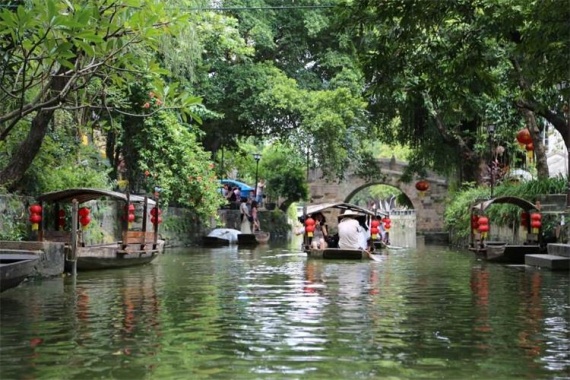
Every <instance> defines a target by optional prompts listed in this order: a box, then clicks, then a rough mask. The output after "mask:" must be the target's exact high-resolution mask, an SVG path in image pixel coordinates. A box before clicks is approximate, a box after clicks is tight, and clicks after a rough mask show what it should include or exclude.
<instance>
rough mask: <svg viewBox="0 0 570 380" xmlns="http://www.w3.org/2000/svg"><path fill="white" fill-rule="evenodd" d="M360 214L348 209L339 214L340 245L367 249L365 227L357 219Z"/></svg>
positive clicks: (345, 247) (348, 247) (344, 247)
mask: <svg viewBox="0 0 570 380" xmlns="http://www.w3.org/2000/svg"><path fill="white" fill-rule="evenodd" d="M358 216H359V214H358V213H356V212H354V211H352V210H348V211H346V212H345V213H344V214H340V215H339V216H338V247H339V248H342V249H366V246H367V244H366V243H364V242H363V239H362V237H363V236H364V234H363V228H362V226H361V225H360V223H359V222H358V220H357V219H356V217H358Z"/></svg>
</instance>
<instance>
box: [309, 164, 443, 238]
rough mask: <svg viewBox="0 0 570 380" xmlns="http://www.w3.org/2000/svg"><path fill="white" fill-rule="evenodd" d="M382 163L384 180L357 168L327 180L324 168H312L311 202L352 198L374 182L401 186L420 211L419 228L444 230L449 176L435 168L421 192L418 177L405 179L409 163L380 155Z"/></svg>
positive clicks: (341, 200)
mask: <svg viewBox="0 0 570 380" xmlns="http://www.w3.org/2000/svg"><path fill="white" fill-rule="evenodd" d="M378 164H379V166H380V168H381V172H382V175H383V178H382V180H372V181H364V180H363V179H362V178H360V177H357V176H356V175H355V174H354V173H353V172H349V173H347V175H346V176H345V179H344V180H342V181H340V182H338V181H335V182H327V181H325V180H323V179H322V171H321V170H320V169H316V170H310V171H309V173H308V174H309V175H308V185H309V193H310V199H311V202H315V203H324V202H348V201H349V200H350V199H351V198H352V197H353V196H354V195H355V194H356V193H358V192H359V191H360V190H362V189H364V188H366V187H368V186H372V185H388V186H392V187H395V188H398V189H399V190H400V191H402V192H403V193H404V194H405V195H406V196H407V197H408V198H409V199H410V201H411V203H412V205H413V206H414V210H415V212H416V230H417V232H419V233H424V234H425V233H428V232H442V231H443V230H444V228H443V217H444V215H443V214H444V212H445V200H446V196H447V191H448V183H447V179H446V178H444V177H443V176H440V175H437V174H435V173H433V172H428V176H427V177H426V178H425V179H426V180H427V181H428V182H429V183H430V188H429V190H428V191H427V192H425V194H423V195H421V194H419V192H418V191H417V190H416V188H415V181H414V182H410V183H404V182H401V181H400V178H401V176H402V174H403V172H404V169H405V168H406V166H407V164H406V163H405V162H402V161H397V160H394V159H379V160H378Z"/></svg>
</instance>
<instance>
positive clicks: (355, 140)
mask: <svg viewBox="0 0 570 380" xmlns="http://www.w3.org/2000/svg"><path fill="white" fill-rule="evenodd" d="M282 5H283V4H282V2H281V1H276V0H266V1H260V2H257V3H256V6H255V8H248V7H249V6H250V3H249V2H247V1H241V0H239V1H234V0H232V1H231V2H229V1H228V2H222V3H220V7H225V8H224V13H223V14H224V15H225V17H226V18H225V19H224V20H225V24H226V25H227V26H228V28H227V29H226V31H225V32H221V31H220V32H219V33H218V34H216V36H218V38H213V36H210V35H208V39H204V43H205V42H206V41H212V42H213V44H212V45H204V46H205V50H206V51H207V52H206V53H205V54H204V62H205V63H206V64H205V65H204V66H203V67H202V69H201V70H199V73H201V76H199V77H198V81H197V83H196V89H197V91H198V93H200V94H203V96H204V105H205V107H207V108H208V109H209V110H210V111H212V112H213V113H215V114H216V115H223V117H219V118H216V117H211V118H209V117H208V118H205V119H204V124H203V126H202V129H203V130H204V131H205V136H204V138H203V142H204V146H205V147H206V148H207V149H209V150H211V151H212V152H213V153H214V155H215V153H216V152H217V151H218V150H219V149H221V147H225V148H226V149H228V148H229V149H235V148H236V146H237V145H238V142H239V140H240V138H247V137H254V138H258V139H271V140H275V139H278V140H279V141H281V142H284V143H285V142H287V143H289V144H291V145H292V146H296V147H298V148H299V149H300V150H301V151H302V152H303V153H304V152H306V151H307V149H310V150H311V152H312V154H311V156H310V158H311V166H313V167H317V166H320V167H324V168H327V170H325V171H323V172H325V173H326V174H327V176H328V178H329V179H335V180H336V179H339V178H342V176H343V174H344V171H345V170H346V168H347V167H348V165H349V164H350V162H351V161H360V160H361V159H362V157H363V156H364V155H365V151H366V149H365V147H366V145H367V144H366V140H373V139H375V138H376V136H375V135H374V134H373V133H372V131H371V130H370V122H369V120H368V113H367V112H365V108H366V105H367V104H366V101H365V99H364V98H363V97H362V95H361V92H362V91H363V89H364V84H363V81H362V78H361V74H360V72H359V71H358V68H357V67H356V66H355V64H354V62H353V59H352V52H351V51H350V50H349V49H344V48H342V46H341V39H342V37H344V36H341V37H339V36H338V35H337V33H336V31H335V30H334V27H333V25H332V18H333V17H334V15H335V10H334V9H333V8H331V7H321V8H319V7H318V6H317V7H314V8H311V6H314V2H312V1H306V0H303V1H300V2H295V3H294V4H292V6H291V7H285V8H284V7H282ZM231 19H233V20H236V22H235V23H232V22H231V21H230V20H231ZM216 30H217V29H216ZM235 30H238V31H239V35H240V37H241V40H240V39H238V38H236V37H235V33H234V31H235ZM222 42H225V43H222ZM242 43H243V44H245V46H247V47H249V50H248V49H245V48H244V47H243V46H244V45H242ZM210 46H213V48H209V47H210ZM206 69H207V70H206Z"/></svg>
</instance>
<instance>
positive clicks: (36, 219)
mask: <svg viewBox="0 0 570 380" xmlns="http://www.w3.org/2000/svg"><path fill="white" fill-rule="evenodd" d="M41 221H42V216H41V215H40V214H36V213H33V214H31V215H30V222H31V223H32V230H33V231H36V230H37V229H38V227H39V225H40V222H41Z"/></svg>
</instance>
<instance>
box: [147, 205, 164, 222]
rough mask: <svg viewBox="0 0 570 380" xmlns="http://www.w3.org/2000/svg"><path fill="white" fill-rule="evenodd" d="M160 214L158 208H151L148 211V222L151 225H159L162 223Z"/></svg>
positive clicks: (160, 211)
mask: <svg viewBox="0 0 570 380" xmlns="http://www.w3.org/2000/svg"><path fill="white" fill-rule="evenodd" d="M160 214H162V210H160V209H159V208H158V207H156V206H155V207H153V208H151V209H150V215H151V218H150V222H151V223H152V224H157V223H158V224H160V223H162V218H161V217H160Z"/></svg>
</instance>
